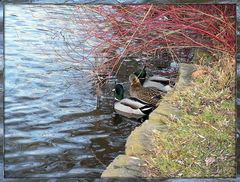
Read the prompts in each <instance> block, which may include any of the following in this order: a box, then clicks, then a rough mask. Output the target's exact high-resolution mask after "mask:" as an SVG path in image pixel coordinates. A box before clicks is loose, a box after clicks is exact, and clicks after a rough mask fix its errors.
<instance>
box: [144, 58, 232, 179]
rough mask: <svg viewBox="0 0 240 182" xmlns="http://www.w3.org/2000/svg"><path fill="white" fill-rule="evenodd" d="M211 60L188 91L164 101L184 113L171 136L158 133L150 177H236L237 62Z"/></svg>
mask: <svg viewBox="0 0 240 182" xmlns="http://www.w3.org/2000/svg"><path fill="white" fill-rule="evenodd" d="M208 61H209V60H207V59H205V58H204V57H203V58H202V59H201V63H199V62H198V66H197V71H196V72H194V73H193V75H192V76H193V81H192V83H191V84H190V85H189V86H188V87H181V89H179V90H176V91H174V92H173V93H169V95H167V96H166V97H165V98H164V100H165V101H167V102H170V103H171V104H172V105H174V106H175V107H178V108H179V109H180V110H181V111H182V112H183V113H184V114H183V115H182V117H181V118H174V117H172V118H169V121H167V122H166V125H167V126H168V131H167V132H160V131H159V132H155V134H154V136H153V139H154V144H155V146H154V147H153V149H151V151H150V153H149V155H148V156H145V158H146V162H147V163H148V169H147V170H146V176H150V177H156V176H161V177H233V176H234V175H235V134H234V133H235V93H234V89H235V64H234V63H235V60H234V59H233V58H231V57H228V56H222V57H221V58H220V59H218V61H214V62H211V64H209V62H208Z"/></svg>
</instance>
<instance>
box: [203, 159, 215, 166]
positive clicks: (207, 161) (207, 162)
mask: <svg viewBox="0 0 240 182" xmlns="http://www.w3.org/2000/svg"><path fill="white" fill-rule="evenodd" d="M215 161H216V159H215V158H214V157H207V158H206V159H205V163H206V166H209V165H211V164H213V163H214V162H215Z"/></svg>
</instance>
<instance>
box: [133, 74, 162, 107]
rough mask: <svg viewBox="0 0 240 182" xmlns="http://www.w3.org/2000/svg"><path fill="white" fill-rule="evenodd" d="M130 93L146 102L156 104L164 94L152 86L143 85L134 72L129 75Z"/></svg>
mask: <svg viewBox="0 0 240 182" xmlns="http://www.w3.org/2000/svg"><path fill="white" fill-rule="evenodd" d="M129 82H130V95H131V96H132V97H135V98H137V99H139V100H142V101H144V102H146V103H148V104H152V105H156V104H157V103H158V101H159V100H160V99H161V98H162V95H164V93H163V92H161V91H160V90H158V89H156V88H152V87H143V86H142V85H141V83H140V80H139V79H138V77H137V76H136V75H134V74H131V75H130V76H129Z"/></svg>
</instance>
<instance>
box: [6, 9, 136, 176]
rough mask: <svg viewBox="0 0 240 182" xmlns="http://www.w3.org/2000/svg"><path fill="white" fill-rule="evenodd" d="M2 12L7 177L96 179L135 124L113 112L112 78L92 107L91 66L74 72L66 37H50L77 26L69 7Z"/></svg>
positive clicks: (93, 86) (94, 92)
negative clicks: (67, 51) (64, 28)
mask: <svg viewBox="0 0 240 182" xmlns="http://www.w3.org/2000/svg"><path fill="white" fill-rule="evenodd" d="M5 12H6V21H5V22H6V24H5V27H6V29H5V32H6V33H5V48H6V51H5V52H6V55H5V175H6V177H62V176H64V177H86V176H88V177H99V176H100V174H101V173H102V171H103V170H104V169H105V167H106V165H108V164H109V163H110V162H111V161H112V160H113V159H114V158H115V157H116V156H117V155H118V154H120V153H123V151H124V144H125V140H126V137H127V136H128V135H129V134H130V132H131V130H132V129H133V128H134V127H136V126H137V125H138V124H139V123H138V122H136V121H132V120H128V119H124V118H121V117H119V116H118V115H114V114H113V102H114V100H113V97H112V92H111V90H112V88H113V87H114V81H115V80H112V81H111V80H109V82H108V84H107V85H106V86H105V87H103V88H102V93H103V94H102V97H101V99H100V100H99V101H100V104H99V106H98V107H97V101H98V100H97V96H96V86H95V84H94V79H93V78H91V77H89V72H90V71H91V66H90V65H89V64H85V63H81V66H77V67H78V68H81V70H80V71H77V70H76V69H74V67H76V63H75V62H73V61H70V60H69V59H67V56H66V54H65V52H64V51H62V50H64V47H65V45H64V42H63V40H62V39H53V38H52V37H51V36H52V35H53V34H52V32H53V29H54V30H57V29H60V27H66V28H70V29H74V28H76V27H74V26H75V25H74V24H72V25H71V23H70V22H69V16H71V15H72V13H73V12H74V7H71V6H61V7H59V6H58V7H56V6H48V7H46V6H45V7H44V8H42V7H41V6H34V7H33V6H12V5H7V6H6V11H5ZM50 17H51V18H50ZM75 54H76V52H73V53H71V55H72V56H73V57H74V56H75V57H77V55H75ZM59 56H61V59H60V58H59ZM63 58H66V59H63ZM126 65H127V66H126V67H125V70H126V71H128V72H132V71H133V70H134V69H135V67H134V66H135V65H130V64H129V65H128V64H126ZM120 79H122V80H124V78H120Z"/></svg>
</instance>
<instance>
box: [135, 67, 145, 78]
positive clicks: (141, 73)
mask: <svg viewBox="0 0 240 182" xmlns="http://www.w3.org/2000/svg"><path fill="white" fill-rule="evenodd" d="M134 75H136V76H137V77H138V78H139V79H145V78H146V76H147V72H146V66H144V67H143V69H141V70H138V71H135V72H134Z"/></svg>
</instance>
